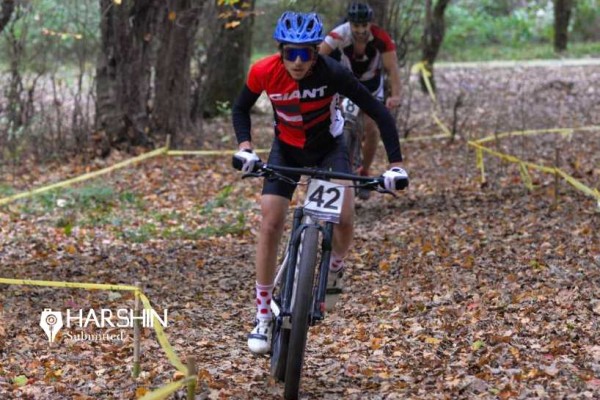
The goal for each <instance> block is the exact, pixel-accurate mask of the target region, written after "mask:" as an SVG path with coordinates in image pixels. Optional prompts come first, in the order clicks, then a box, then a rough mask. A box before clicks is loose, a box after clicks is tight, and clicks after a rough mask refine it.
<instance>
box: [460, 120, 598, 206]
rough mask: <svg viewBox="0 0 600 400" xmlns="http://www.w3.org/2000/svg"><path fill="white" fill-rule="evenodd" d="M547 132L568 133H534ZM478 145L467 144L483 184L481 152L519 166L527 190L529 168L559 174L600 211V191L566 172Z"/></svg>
mask: <svg viewBox="0 0 600 400" xmlns="http://www.w3.org/2000/svg"><path fill="white" fill-rule="evenodd" d="M578 129H585V130H593V129H598V127H585V128H573V130H578ZM548 131H551V132H552V133H562V131H568V129H551V130H538V131H536V133H540V132H548ZM559 131H561V132H559ZM525 132H526V131H521V132H515V133H521V134H523V133H525ZM532 132H533V131H527V134H531V133H532ZM485 139H489V137H488V138H485ZM480 143H481V140H478V141H469V142H467V144H468V145H470V146H472V147H474V148H475V150H476V159H477V161H476V164H477V167H478V168H479V169H480V170H481V177H482V182H485V175H484V166H483V152H484V151H485V152H486V153H489V154H491V155H493V156H496V157H498V158H500V159H502V160H506V161H508V162H512V163H516V164H519V172H520V173H521V179H522V180H523V183H524V184H525V185H526V186H527V188H528V189H529V190H532V189H533V183H532V181H531V176H530V175H529V171H528V169H529V168H531V169H536V170H539V171H542V172H546V173H549V174H559V175H560V176H562V177H563V179H565V180H566V181H567V182H568V183H569V184H570V185H571V186H573V187H574V188H575V189H577V190H579V191H580V192H582V193H584V194H587V195H588V196H591V197H593V198H595V199H596V200H597V201H598V208H599V209H600V191H598V189H591V188H590V187H588V186H586V185H584V184H583V183H581V182H580V181H578V180H577V179H575V178H573V177H572V176H570V175H569V174H567V173H566V172H564V171H562V170H561V169H559V168H556V167H546V166H543V165H538V164H534V163H530V162H527V161H523V160H521V159H519V158H517V157H515V156H511V155H509V154H505V153H501V152H499V151H495V150H492V149H490V148H488V147H485V146H483V145H481V144H480Z"/></svg>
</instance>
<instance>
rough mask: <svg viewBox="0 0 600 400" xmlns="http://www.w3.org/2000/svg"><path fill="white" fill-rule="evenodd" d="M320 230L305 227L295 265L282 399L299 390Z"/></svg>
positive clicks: (292, 395) (295, 395)
mask: <svg viewBox="0 0 600 400" xmlns="http://www.w3.org/2000/svg"><path fill="white" fill-rule="evenodd" d="M318 240H319V231H318V228H316V227H308V228H306V230H305V231H304V239H303V240H302V249H301V251H300V259H299V262H298V266H297V268H298V280H297V283H296V290H295V291H296V293H295V295H294V296H292V298H293V299H294V303H293V304H292V329H291V332H290V338H289V346H288V354H287V366H286V371H285V398H286V399H288V400H289V399H297V398H298V392H299V389H300V378H301V375H302V365H303V364H304V350H305V348H306V337H307V335H308V326H309V322H310V321H309V316H310V312H311V307H312V303H313V286H314V278H315V268H316V264H317V248H318Z"/></svg>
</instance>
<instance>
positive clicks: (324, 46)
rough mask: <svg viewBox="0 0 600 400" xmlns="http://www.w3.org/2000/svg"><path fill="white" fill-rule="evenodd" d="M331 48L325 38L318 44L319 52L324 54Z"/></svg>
mask: <svg viewBox="0 0 600 400" xmlns="http://www.w3.org/2000/svg"><path fill="white" fill-rule="evenodd" d="M333 50H334V49H333V47H331V46H330V45H329V44H328V43H327V42H326V41H325V40H323V41H322V42H321V44H320V45H319V54H322V55H324V56H328V55H330V54H331V52H332V51H333Z"/></svg>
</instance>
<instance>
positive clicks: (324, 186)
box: [304, 179, 344, 224]
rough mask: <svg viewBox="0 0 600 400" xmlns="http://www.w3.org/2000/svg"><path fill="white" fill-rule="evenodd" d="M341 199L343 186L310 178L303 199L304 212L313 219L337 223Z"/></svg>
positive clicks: (340, 211) (342, 197)
mask: <svg viewBox="0 0 600 400" xmlns="http://www.w3.org/2000/svg"><path fill="white" fill-rule="evenodd" d="M343 200H344V186H342V185H340V184H339V183H331V182H328V181H321V180H319V179H312V180H311V181H310V184H309V185H308V191H307V194H306V199H305V200H304V212H305V213H306V214H308V215H310V216H311V217H313V218H315V219H318V220H321V221H327V222H333V223H334V224H337V223H339V222H340V215H341V214H342V203H343Z"/></svg>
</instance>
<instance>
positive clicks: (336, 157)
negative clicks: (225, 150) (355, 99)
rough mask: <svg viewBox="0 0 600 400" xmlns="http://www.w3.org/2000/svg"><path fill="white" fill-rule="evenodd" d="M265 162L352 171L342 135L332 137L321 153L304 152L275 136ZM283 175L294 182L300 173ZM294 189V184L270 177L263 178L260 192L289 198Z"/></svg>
mask: <svg viewBox="0 0 600 400" xmlns="http://www.w3.org/2000/svg"><path fill="white" fill-rule="evenodd" d="M267 163H268V164H271V165H279V166H282V167H292V168H304V167H309V168H311V167H313V168H314V167H316V168H322V169H326V170H330V171H335V172H343V173H347V174H350V173H352V169H351V168H350V158H349V156H348V149H347V147H346V141H345V140H344V137H343V135H340V136H338V137H337V138H336V139H334V142H333V146H332V147H331V148H330V149H328V150H327V151H325V152H323V153H321V154H317V153H315V152H314V151H311V152H306V151H304V150H302V149H298V148H296V147H292V146H289V145H287V144H285V143H283V142H281V141H280V140H279V139H277V138H275V140H273V145H272V147H271V152H270V154H269V159H268V161H267ZM284 175H285V176H287V177H289V178H291V179H293V180H294V181H296V182H298V181H299V180H300V175H297V174H284ZM294 190H296V185H292V184H290V183H287V182H283V181H281V180H279V179H275V178H270V179H265V180H264V184H263V190H262V194H263V195H264V194H274V195H278V196H282V197H285V198H287V199H288V200H291V199H292V196H293V195H294Z"/></svg>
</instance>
